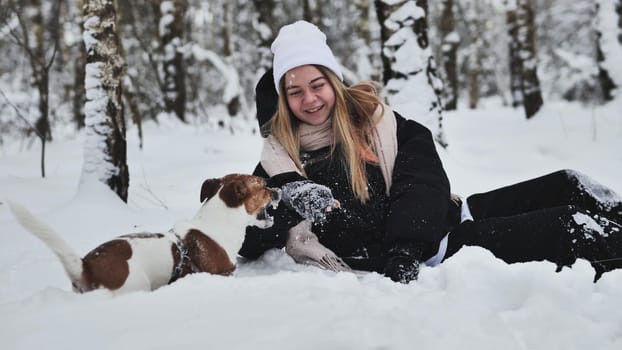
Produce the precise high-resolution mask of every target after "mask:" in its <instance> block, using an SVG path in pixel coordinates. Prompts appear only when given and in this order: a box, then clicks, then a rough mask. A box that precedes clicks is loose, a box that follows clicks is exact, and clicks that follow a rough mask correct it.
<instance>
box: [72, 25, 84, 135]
mask: <svg viewBox="0 0 622 350" xmlns="http://www.w3.org/2000/svg"><path fill="white" fill-rule="evenodd" d="M80 23H82V27H84V22H82V21H81V22H80ZM78 46H79V49H78V51H79V56H78V61H77V62H76V63H75V64H74V66H73V74H74V82H73V85H74V86H73V101H72V102H73V120H74V122H75V123H76V127H77V129H82V128H83V127H84V67H85V66H86V51H85V49H84V43H80V44H78Z"/></svg>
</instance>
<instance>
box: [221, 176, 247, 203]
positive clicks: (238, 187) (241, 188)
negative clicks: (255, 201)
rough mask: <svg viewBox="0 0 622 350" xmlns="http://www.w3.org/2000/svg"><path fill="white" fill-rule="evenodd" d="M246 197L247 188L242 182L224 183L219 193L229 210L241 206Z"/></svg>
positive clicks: (237, 180)
mask: <svg viewBox="0 0 622 350" xmlns="http://www.w3.org/2000/svg"><path fill="white" fill-rule="evenodd" d="M247 196H248V188H247V187H246V182H245V181H243V180H239V179H236V180H233V181H230V182H227V183H225V185H224V186H223V188H222V191H220V198H222V200H223V201H224V202H225V204H226V205H227V206H228V207H230V208H236V207H239V206H240V205H242V203H244V201H245V200H246V197H247Z"/></svg>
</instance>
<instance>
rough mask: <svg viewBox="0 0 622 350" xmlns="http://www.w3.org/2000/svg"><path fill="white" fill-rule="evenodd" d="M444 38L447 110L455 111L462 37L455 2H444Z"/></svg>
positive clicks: (440, 26)
mask: <svg viewBox="0 0 622 350" xmlns="http://www.w3.org/2000/svg"><path fill="white" fill-rule="evenodd" d="M439 30H440V34H441V37H442V40H443V42H442V47H441V55H442V56H441V62H442V65H443V73H444V74H443V81H444V82H445V83H446V84H447V85H446V86H445V89H444V98H445V100H444V101H445V104H444V105H445V109H446V110H448V111H450V110H455V109H456V107H457V105H458V70H457V58H456V57H457V55H456V53H457V49H458V44H459V43H460V35H459V34H458V33H457V32H456V30H455V20H454V0H442V12H441V19H440V24H439Z"/></svg>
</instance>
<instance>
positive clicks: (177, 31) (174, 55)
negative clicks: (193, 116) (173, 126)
mask: <svg viewBox="0 0 622 350" xmlns="http://www.w3.org/2000/svg"><path fill="white" fill-rule="evenodd" d="M186 8H187V3H186V0H170V1H162V2H161V3H160V21H159V26H158V30H159V33H160V42H161V44H162V50H163V52H164V57H163V59H162V67H163V73H164V74H163V76H164V86H163V88H164V91H163V92H164V107H165V108H166V112H167V113H174V114H175V116H177V118H179V120H181V121H186V117H185V111H186V74H185V70H184V64H183V63H184V59H183V54H182V52H181V51H180V49H181V47H182V45H183V40H182V38H183V33H184V15H185V13H186Z"/></svg>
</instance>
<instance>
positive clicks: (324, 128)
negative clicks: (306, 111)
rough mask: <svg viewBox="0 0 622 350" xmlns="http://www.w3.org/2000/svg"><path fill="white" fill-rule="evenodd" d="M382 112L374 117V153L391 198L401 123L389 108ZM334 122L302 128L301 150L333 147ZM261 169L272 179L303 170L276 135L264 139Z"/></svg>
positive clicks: (378, 109) (377, 112)
mask: <svg viewBox="0 0 622 350" xmlns="http://www.w3.org/2000/svg"><path fill="white" fill-rule="evenodd" d="M381 111H382V108H381V107H380V106H378V108H377V109H376V112H375V113H374V115H373V120H374V122H375V123H376V125H375V127H374V129H373V131H372V133H373V143H374V150H375V151H376V154H377V155H378V162H379V166H380V170H381V172H382V176H383V177H384V182H385V184H386V191H387V195H388V194H389V190H390V188H391V176H392V174H393V166H394V165H395V157H396V156H397V121H396V119H395V114H394V113H393V111H392V110H391V109H390V108H389V107H388V106H384V113H381ZM331 122H332V121H331V119H328V120H326V122H324V123H322V124H321V125H308V124H301V125H300V128H299V134H300V148H301V150H302V151H313V150H317V149H320V148H322V147H326V146H329V145H330V144H331V142H332V140H333V133H332V128H331ZM261 165H262V167H263V168H264V170H265V171H266V173H268V175H269V176H270V177H272V176H274V175H278V174H282V173H286V172H290V171H295V172H297V173H299V174H300V170H299V169H298V168H297V167H296V164H295V163H294V161H293V160H292V159H291V158H290V157H289V155H288V154H287V151H286V150H285V148H284V147H283V146H282V145H281V144H280V143H279V142H278V141H277V139H276V138H275V137H274V136H272V135H269V136H268V137H267V138H265V139H264V143H263V150H262V152H261Z"/></svg>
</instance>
